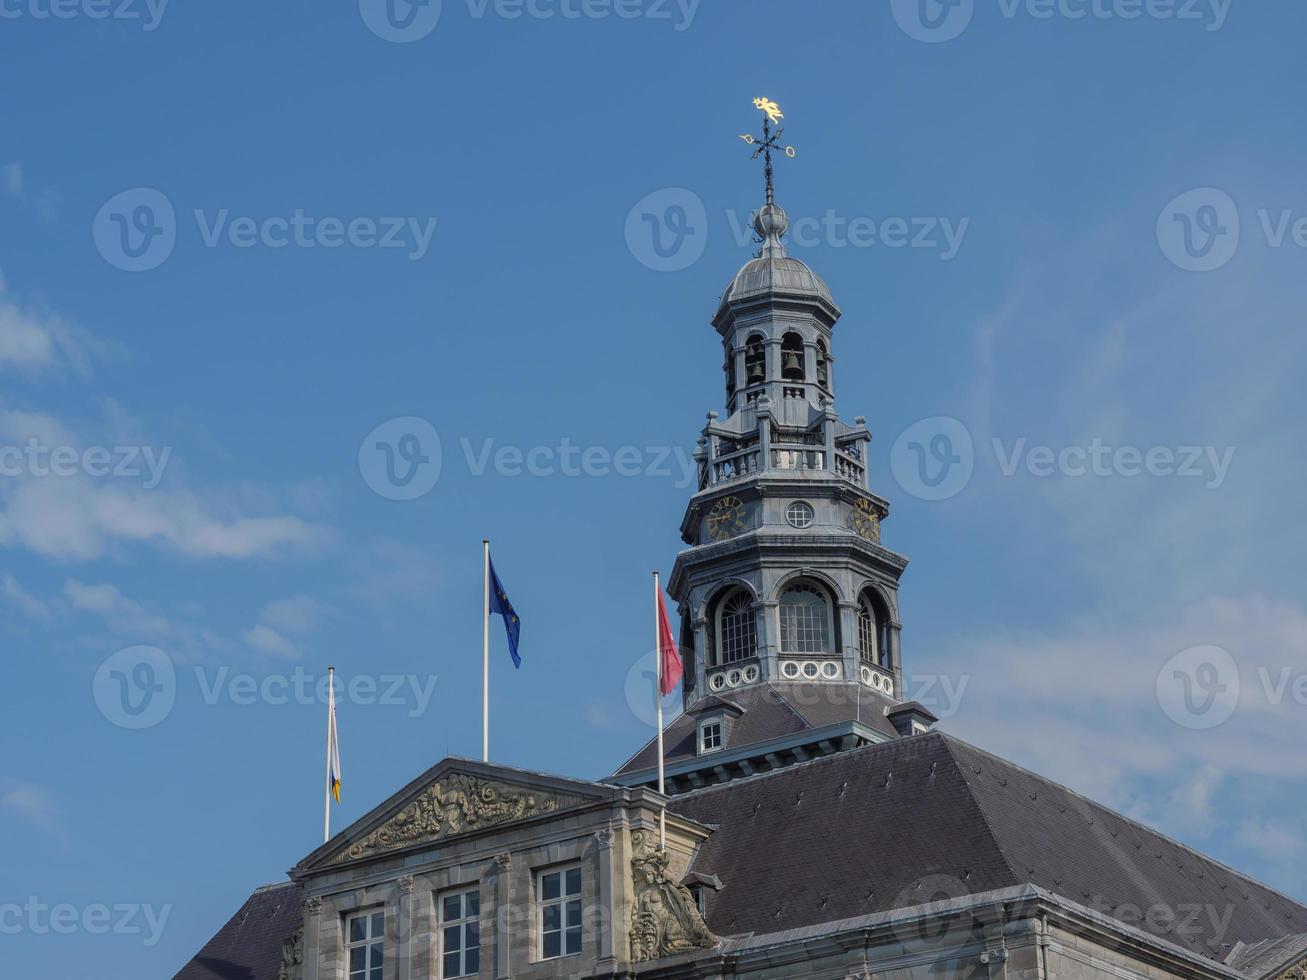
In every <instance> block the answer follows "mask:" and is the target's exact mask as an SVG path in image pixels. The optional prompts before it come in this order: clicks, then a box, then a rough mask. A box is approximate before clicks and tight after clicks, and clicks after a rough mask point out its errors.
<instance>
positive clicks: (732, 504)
mask: <svg viewBox="0 0 1307 980" xmlns="http://www.w3.org/2000/svg"><path fill="white" fill-rule="evenodd" d="M745 526H746V525H745V510H744V504H743V502H741V500H740V498H739V497H723V498H722V499H721V500H719V501H717V503H715V504H713V508H712V510H710V511H709V512H708V534H709V536H710V537H711V538H712V539H713V540H714V541H725V540H726V539H727V538H732V537H734V536H735V535H737V534H739V533H740V532H741V531H743V530H744V528H745Z"/></svg>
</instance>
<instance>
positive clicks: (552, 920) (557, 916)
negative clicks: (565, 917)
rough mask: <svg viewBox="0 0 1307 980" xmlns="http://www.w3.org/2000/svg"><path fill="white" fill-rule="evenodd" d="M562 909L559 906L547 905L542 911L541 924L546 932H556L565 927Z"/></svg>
mask: <svg viewBox="0 0 1307 980" xmlns="http://www.w3.org/2000/svg"><path fill="white" fill-rule="evenodd" d="M562 911H563V910H562V908H561V907H560V906H558V905H546V906H545V907H544V908H543V909H541V916H540V919H541V923H542V928H543V929H544V931H545V932H551V931H556V930H558V929H561V928H562V927H563V923H562Z"/></svg>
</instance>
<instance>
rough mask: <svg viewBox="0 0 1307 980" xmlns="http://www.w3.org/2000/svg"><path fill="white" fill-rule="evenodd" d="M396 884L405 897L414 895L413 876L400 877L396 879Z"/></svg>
mask: <svg viewBox="0 0 1307 980" xmlns="http://www.w3.org/2000/svg"><path fill="white" fill-rule="evenodd" d="M395 884H397V885H399V890H400V892H401V893H402V894H404V895H412V894H413V884H414V880H413V876H412V875H400V876H399V877H398V878H396V879H395Z"/></svg>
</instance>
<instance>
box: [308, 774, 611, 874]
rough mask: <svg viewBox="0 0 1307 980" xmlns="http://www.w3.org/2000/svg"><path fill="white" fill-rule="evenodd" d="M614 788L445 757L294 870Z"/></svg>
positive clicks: (542, 810)
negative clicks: (441, 761) (443, 760)
mask: <svg viewBox="0 0 1307 980" xmlns="http://www.w3.org/2000/svg"><path fill="white" fill-rule="evenodd" d="M610 794H611V788H610V787H606V786H602V785H600V784H597V783H584V782H580V781H575V780H564V779H559V778H557V777H552V776H544V775H541V774H536V773H528V772H524V771H522V770H517V769H507V768H504V767H497V766H489V765H486V764H484V763H474V762H471V761H470V760H446V762H444V763H441V764H440V765H438V766H436V767H435V768H434V769H432V770H430V771H428V772H427V773H425V774H424V775H423V776H421V777H419V779H417V780H415V781H414V782H413V783H411V784H409V786H407V787H405V788H404V789H403V790H400V792H399V793H397V794H395V795H394V796H392V797H391V798H390V799H389V800H387V801H386V802H385V803H383V804H382V805H381V806H379V807H377V808H376V809H375V810H373V811H372V812H371V813H370V814H368V815H367V816H365V817H363V818H362V819H361V820H358V821H356V822H355V823H354V824H353V825H351V826H350V827H348V828H347V829H346V830H344V831H342V832H341V833H340V834H338V835H337V836H336V837H334V838H332V839H331V840H330V841H328V842H327V843H326V844H324V845H323V846H322V847H320V848H318V850H316V851H314V852H313V853H312V854H310V855H309V856H308V857H307V858H305V859H304V860H303V861H302V862H300V864H299V865H298V867H297V870H300V871H304V872H311V871H323V870H328V869H330V868H332V867H336V866H339V865H342V864H348V863H352V862H354V861H365V860H369V859H372V858H377V857H384V856H386V855H388V854H391V853H393V852H398V851H401V850H404V849H406V848H409V847H414V846H418V845H423V844H432V843H438V842H440V841H443V840H447V839H449V838H453V837H461V836H464V835H467V834H472V833H476V832H477V831H481V830H486V829H488V828H493V827H500V826H505V825H508V824H512V823H518V822H521V821H525V820H530V819H532V818H536V817H542V816H546V815H548V814H551V813H556V812H558V811H560V810H567V809H570V808H572V807H576V806H581V805H584V804H586V803H589V802H593V801H595V800H602V799H607V798H609V796H610Z"/></svg>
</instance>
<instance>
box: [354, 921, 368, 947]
mask: <svg viewBox="0 0 1307 980" xmlns="http://www.w3.org/2000/svg"><path fill="white" fill-rule="evenodd" d="M367 929H368V920H367V916H363V915H360V916H359V917H358V918H357V919H350V920H349V941H350V942H352V943H357V942H362V941H363V940H364V939H367V938H368V934H367Z"/></svg>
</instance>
